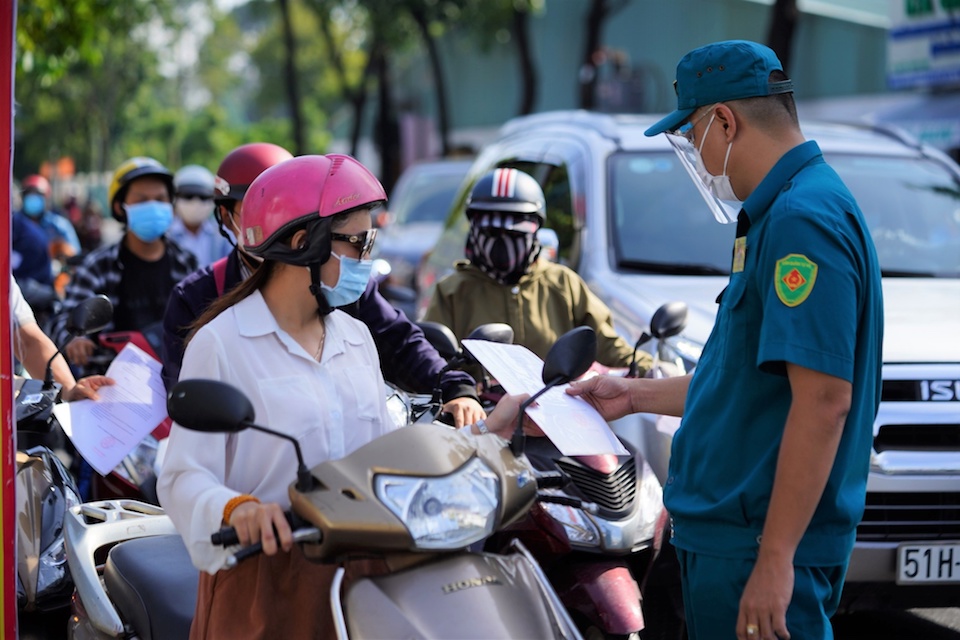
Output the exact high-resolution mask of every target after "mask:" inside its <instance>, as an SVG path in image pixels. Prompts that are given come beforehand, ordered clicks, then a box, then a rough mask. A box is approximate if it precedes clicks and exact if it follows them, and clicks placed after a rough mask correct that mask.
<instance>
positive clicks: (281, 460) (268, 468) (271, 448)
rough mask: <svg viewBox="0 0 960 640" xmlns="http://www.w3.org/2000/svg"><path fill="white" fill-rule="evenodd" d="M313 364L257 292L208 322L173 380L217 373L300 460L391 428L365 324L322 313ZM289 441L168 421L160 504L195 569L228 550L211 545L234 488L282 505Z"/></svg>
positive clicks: (339, 452)
mask: <svg viewBox="0 0 960 640" xmlns="http://www.w3.org/2000/svg"><path fill="white" fill-rule="evenodd" d="M325 326H326V338H325V343H324V348H323V355H322V356H321V361H320V362H317V361H316V360H315V359H314V358H313V356H312V355H311V354H309V353H307V352H306V351H305V350H304V349H303V347H301V346H300V345H299V344H298V343H297V342H296V341H295V340H294V339H293V338H291V337H290V335H288V334H287V333H286V332H285V331H283V330H282V329H280V327H279V326H278V325H277V322H276V320H275V319H274V317H273V315H272V314H271V313H270V310H269V309H268V308H267V305H266V303H265V302H264V300H263V297H262V296H261V295H260V293H259V292H255V293H253V294H252V295H250V296H249V297H248V298H246V299H244V300H242V301H241V302H240V303H238V304H237V305H235V306H234V307H231V308H229V309H227V310H226V311H224V312H223V313H221V314H220V315H219V316H217V317H216V318H215V319H214V320H213V321H211V322H210V323H208V324H207V325H205V326H204V327H203V328H202V329H200V331H198V332H197V334H196V335H195V336H194V338H193V339H192V340H191V341H190V343H189V344H188V345H187V349H186V351H185V353H184V357H183V367H182V368H181V370H180V379H181V380H186V379H190V378H207V379H214V380H222V381H223V382H227V383H229V384H232V385H233V386H235V387H237V388H238V389H240V390H242V391H243V392H244V393H245V394H246V395H247V397H248V398H250V401H251V402H252V403H253V407H254V409H255V411H256V418H255V422H256V423H257V424H260V425H263V426H265V427H269V428H270V429H274V430H276V431H281V432H283V433H288V434H290V435H292V436H295V437H296V438H297V440H298V441H299V443H300V447H301V450H302V451H303V457H304V461H305V462H306V465H307V467H313V466H315V465H317V464H319V463H321V462H324V461H326V460H332V459H337V458H342V457H343V456H345V455H347V454H349V453H350V452H352V451H354V450H355V449H357V448H359V447H360V446H362V445H364V444H366V443H367V442H370V441H371V440H373V439H375V438H377V437H378V436H380V435H383V434H384V433H386V432H387V431H390V430H391V429H392V428H393V424H392V423H391V421H390V418H389V416H388V414H387V409H386V402H385V391H384V383H383V376H382V374H381V373H380V360H379V357H378V355H377V349H376V347H375V346H374V343H373V339H372V338H371V336H370V332H369V330H368V329H367V327H366V325H364V324H362V323H361V322H359V321H358V320H355V319H353V318H351V317H350V316H348V315H347V314H346V313H344V312H342V311H334V312H333V313H331V314H329V315H328V316H326V319H325ZM296 471H297V460H296V453H295V451H294V447H293V444H292V443H291V442H289V441H287V440H283V439H281V438H277V437H276V436H271V435H270V434H266V433H261V432H259V431H253V430H249V429H248V430H246V431H242V432H240V433H237V434H210V433H200V432H195V431H189V430H187V429H185V428H183V427H181V426H179V425H177V424H174V426H173V428H172V430H171V432H170V440H169V443H168V449H167V452H166V457H165V459H164V462H163V468H162V470H161V473H160V477H159V479H158V482H157V492H158V495H159V497H160V503H161V505H163V507H164V509H165V510H166V511H167V514H169V516H170V518H171V519H172V520H173V523H174V525H175V526H176V528H177V531H179V532H180V535H181V536H183V539H184V542H185V543H186V546H187V549H188V550H189V551H190V556H191V558H192V559H193V563H194V565H196V566H197V568H199V569H202V570H204V571H207V572H209V573H214V572H216V571H217V570H219V569H220V568H221V567H222V566H223V563H224V561H225V559H226V557H227V555H228V552H226V551H225V550H223V549H220V548H216V547H214V546H213V545H212V544H211V543H210V534H211V533H213V532H215V531H216V530H218V529H219V528H220V527H221V518H222V516H223V508H224V506H225V505H226V503H227V501H228V500H230V499H231V498H233V497H234V496H237V495H239V494H244V493H246V494H251V495H254V496H256V497H257V498H259V499H260V500H261V502H276V503H279V504H280V505H281V506H282V507H283V508H284V509H286V508H289V506H290V500H289V498H288V496H287V487H288V486H289V485H290V483H291V482H293V481H295V480H296Z"/></svg>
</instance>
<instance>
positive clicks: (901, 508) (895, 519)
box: [857, 492, 960, 542]
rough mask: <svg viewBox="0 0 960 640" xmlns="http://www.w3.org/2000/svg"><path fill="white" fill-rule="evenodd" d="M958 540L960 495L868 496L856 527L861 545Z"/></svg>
mask: <svg viewBox="0 0 960 640" xmlns="http://www.w3.org/2000/svg"><path fill="white" fill-rule="evenodd" d="M958 538H960V492H930V493H880V492H868V493H867V504H866V509H865V511H864V513H863V519H862V520H861V521H860V525H859V526H858V527H857V540H859V541H861V542H902V541H919V540H956V539H958Z"/></svg>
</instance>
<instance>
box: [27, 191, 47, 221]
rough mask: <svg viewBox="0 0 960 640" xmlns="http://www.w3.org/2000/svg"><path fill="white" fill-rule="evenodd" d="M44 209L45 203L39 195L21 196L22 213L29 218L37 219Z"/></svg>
mask: <svg viewBox="0 0 960 640" xmlns="http://www.w3.org/2000/svg"><path fill="white" fill-rule="evenodd" d="M46 208H47V201H46V200H45V199H44V197H43V196H42V195H40V194H39V193H28V194H27V195H25V196H23V212H24V213H25V214H27V215H28V216H30V217H31V218H39V217H40V216H41V215H42V214H43V211H44V209H46Z"/></svg>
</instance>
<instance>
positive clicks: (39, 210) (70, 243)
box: [14, 175, 80, 275]
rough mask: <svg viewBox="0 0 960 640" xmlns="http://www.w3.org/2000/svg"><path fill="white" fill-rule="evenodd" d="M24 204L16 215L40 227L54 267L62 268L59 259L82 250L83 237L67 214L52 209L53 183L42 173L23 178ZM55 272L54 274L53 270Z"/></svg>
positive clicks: (22, 193) (22, 196) (21, 188)
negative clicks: (51, 184) (49, 204)
mask: <svg viewBox="0 0 960 640" xmlns="http://www.w3.org/2000/svg"><path fill="white" fill-rule="evenodd" d="M20 190H21V191H20V195H21V200H22V206H21V208H20V211H19V212H17V213H14V216H15V217H16V216H21V217H22V220H23V221H28V222H29V223H30V224H32V225H35V226H37V227H39V228H40V229H41V230H42V231H43V233H44V235H45V237H46V239H47V251H48V253H49V255H50V259H51V260H52V261H55V262H54V263H53V264H52V265H51V268H52V269H53V270H54V272H57V271H59V268H60V266H61V265H60V262H62V261H63V260H65V259H66V258H69V257H70V256H74V255H77V254H78V253H80V240H79V239H78V238H77V232H76V230H75V229H74V228H73V225H72V224H70V221H69V220H67V219H66V218H65V217H63V216H61V215H59V214H57V213H54V212H53V211H49V210H48V208H47V203H48V198H49V197H50V182H49V181H48V180H47V179H46V178H44V177H43V176H41V175H31V176H27V177H26V178H24V179H23V182H22V183H21V185H20ZM54 275H55V273H54Z"/></svg>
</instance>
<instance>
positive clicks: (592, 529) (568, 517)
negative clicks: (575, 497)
mask: <svg viewBox="0 0 960 640" xmlns="http://www.w3.org/2000/svg"><path fill="white" fill-rule="evenodd" d="M550 492H551V493H559V492H557V491H555V490H551V491H550ZM540 506H541V507H543V509H544V510H545V511H546V512H547V513H549V514H550V517H552V518H553V519H554V520H556V521H557V522H559V523H560V524H561V525H562V526H563V530H564V531H565V532H566V534H567V538H569V539H570V542H572V543H574V544H579V545H585V546H587V545H589V546H594V547H595V546H597V545H599V544H600V532H599V531H598V530H597V527H596V525H594V524H593V522H591V521H590V518H588V517H587V514H585V513H584V512H583V510H582V509H578V508H577V507H571V506H568V505H564V504H554V503H552V502H541V503H540Z"/></svg>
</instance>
